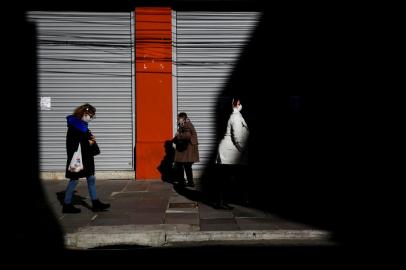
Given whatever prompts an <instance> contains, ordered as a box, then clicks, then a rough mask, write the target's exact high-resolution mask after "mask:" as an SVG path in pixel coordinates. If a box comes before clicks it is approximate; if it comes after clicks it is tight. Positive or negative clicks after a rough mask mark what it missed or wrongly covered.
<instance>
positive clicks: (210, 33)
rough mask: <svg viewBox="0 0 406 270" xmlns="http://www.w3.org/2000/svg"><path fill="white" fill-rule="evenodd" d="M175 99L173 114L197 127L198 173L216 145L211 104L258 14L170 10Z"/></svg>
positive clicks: (248, 35)
mask: <svg viewBox="0 0 406 270" xmlns="http://www.w3.org/2000/svg"><path fill="white" fill-rule="evenodd" d="M173 16H174V19H173V22H174V24H175V27H174V29H175V30H174V31H175V33H174V57H173V58H174V62H175V64H174V79H175V81H176V82H174V94H175V95H176V97H175V98H176V109H177V112H182V111H184V112H186V113H187V114H188V116H189V117H190V119H191V121H192V122H193V123H194V125H195V127H196V131H197V133H198V139H199V151H200V162H199V163H197V164H196V165H195V166H194V169H195V170H201V169H203V167H204V165H205V164H207V162H208V161H209V156H210V154H211V152H212V151H213V150H214V148H216V147H217V146H216V145H215V115H214V113H215V105H216V102H217V98H218V96H219V94H220V93H221V91H222V90H223V87H224V86H225V84H226V83H227V79H228V77H229V76H230V75H231V72H232V70H233V68H234V65H235V64H236V61H237V60H238V58H239V55H240V53H241V52H242V50H243V48H244V46H245V45H246V44H247V42H248V40H249V38H250V37H251V34H252V32H253V30H254V28H255V26H256V25H257V23H258V20H259V17H260V13H259V12H198V11H175V12H174V13H173Z"/></svg>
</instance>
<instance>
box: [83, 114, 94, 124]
mask: <svg viewBox="0 0 406 270" xmlns="http://www.w3.org/2000/svg"><path fill="white" fill-rule="evenodd" d="M82 120H83V121H85V122H86V123H89V122H90V121H92V118H90V115H87V114H85V115H83V117H82Z"/></svg>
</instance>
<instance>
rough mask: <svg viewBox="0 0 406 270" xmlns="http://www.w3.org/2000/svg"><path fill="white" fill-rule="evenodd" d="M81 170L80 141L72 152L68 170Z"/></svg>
mask: <svg viewBox="0 0 406 270" xmlns="http://www.w3.org/2000/svg"><path fill="white" fill-rule="evenodd" d="M81 170H83V159H82V149H81V148H80V143H79V146H78V149H77V150H76V152H75V153H73V156H72V160H71V161H70V163H69V167H68V171H70V172H80V171H81Z"/></svg>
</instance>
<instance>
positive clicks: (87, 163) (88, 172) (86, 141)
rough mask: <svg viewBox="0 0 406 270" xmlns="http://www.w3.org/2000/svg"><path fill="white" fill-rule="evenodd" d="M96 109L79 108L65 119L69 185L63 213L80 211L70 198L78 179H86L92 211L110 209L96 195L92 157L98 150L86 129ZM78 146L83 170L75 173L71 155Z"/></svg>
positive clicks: (89, 106) (87, 106) (90, 107)
mask: <svg viewBox="0 0 406 270" xmlns="http://www.w3.org/2000/svg"><path fill="white" fill-rule="evenodd" d="M95 115H96V108H94V107H93V106H92V105H90V104H84V105H82V106H79V107H78V108H76V109H75V111H74V112H73V115H69V116H67V117H66V120H67V125H68V132H67V134H66V153H67V156H68V159H67V162H66V173H65V176H66V178H69V179H70V181H69V184H68V186H67V188H66V191H65V198H64V204H63V209H62V212H63V213H79V212H80V209H79V208H76V207H74V206H73V204H72V196H73V192H74V191H75V188H76V186H77V184H78V182H79V178H82V177H86V179H87V187H88V190H89V195H90V198H91V200H92V210H93V211H102V210H105V209H107V208H109V207H110V204H105V203H102V202H101V201H100V200H99V199H98V198H97V195H96V178H95V177H94V174H95V166H94V156H95V155H97V154H99V153H100V151H99V148H98V146H97V143H96V138H95V137H94V136H93V134H92V133H91V132H90V130H89V129H88V123H89V122H90V121H91V120H92V119H93V118H94V117H95ZM79 144H80V148H81V152H82V162H83V169H81V170H80V171H78V172H76V171H75V170H73V169H72V168H70V163H71V160H72V157H73V154H74V153H75V152H76V151H77V150H78V147H79Z"/></svg>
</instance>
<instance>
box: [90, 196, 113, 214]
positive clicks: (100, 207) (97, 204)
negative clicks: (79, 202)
mask: <svg viewBox="0 0 406 270" xmlns="http://www.w3.org/2000/svg"><path fill="white" fill-rule="evenodd" d="M92 205H93V207H92V210H93V211H94V212H98V211H104V210H106V209H107V208H109V207H110V204H109V203H102V202H101V201H100V200H99V199H97V200H94V201H93V200H92Z"/></svg>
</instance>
